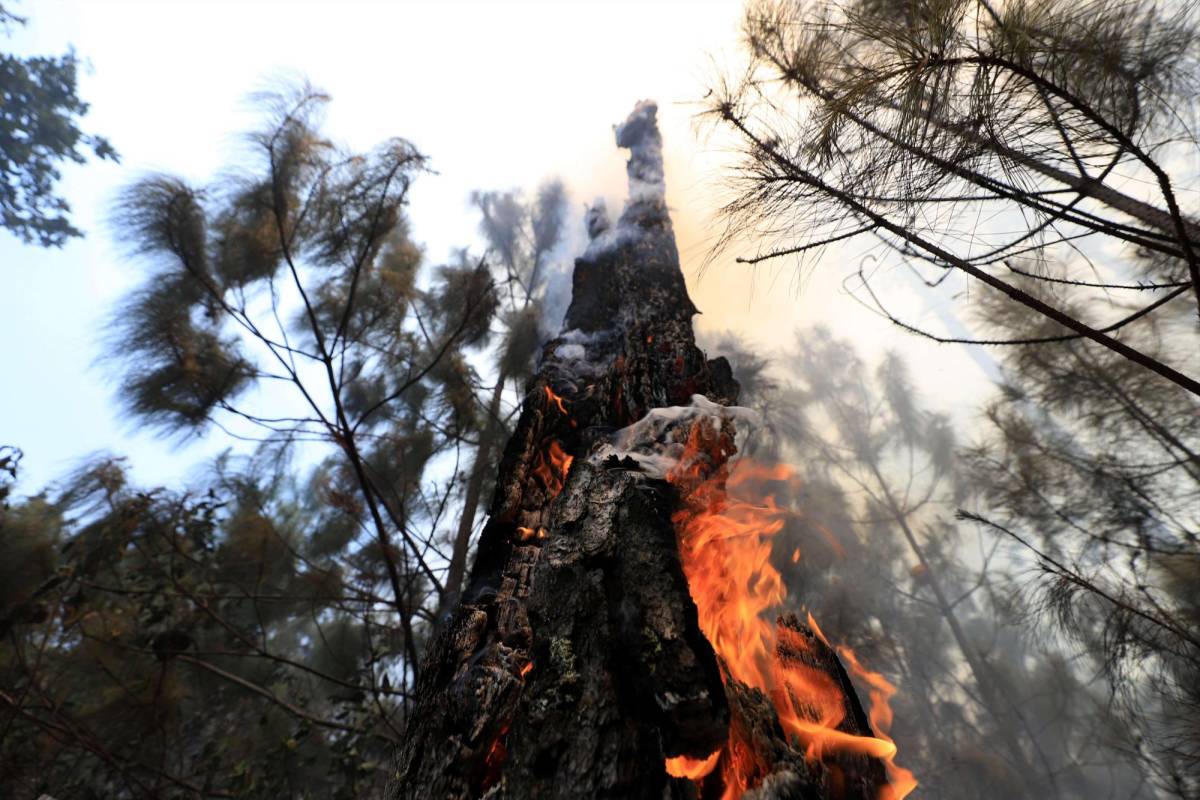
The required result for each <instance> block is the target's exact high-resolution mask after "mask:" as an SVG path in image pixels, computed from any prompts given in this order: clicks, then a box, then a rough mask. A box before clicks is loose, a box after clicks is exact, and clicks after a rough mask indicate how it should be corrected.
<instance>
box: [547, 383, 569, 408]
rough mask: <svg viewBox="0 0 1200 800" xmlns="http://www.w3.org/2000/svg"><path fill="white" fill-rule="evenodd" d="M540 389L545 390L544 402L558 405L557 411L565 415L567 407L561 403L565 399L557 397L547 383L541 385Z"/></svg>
mask: <svg viewBox="0 0 1200 800" xmlns="http://www.w3.org/2000/svg"><path fill="white" fill-rule="evenodd" d="M542 389H543V390H545V392H546V402H547V403H550V404H551V405H555V406H558V410H559V413H561V414H563V415H564V416H565V415H566V413H567V407H566V406H565V405H563V404H564V403H566V401H565V400H563V399H562V398H561V397H559V396H558V395H557V394H555V393H554V390H553V389H551V388H550V387H549V386H548V385H547V386H543V387H542Z"/></svg>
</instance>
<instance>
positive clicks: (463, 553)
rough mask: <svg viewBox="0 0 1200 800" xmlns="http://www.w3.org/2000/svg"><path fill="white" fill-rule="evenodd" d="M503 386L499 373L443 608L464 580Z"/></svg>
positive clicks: (469, 482) (456, 539) (453, 599)
mask: <svg viewBox="0 0 1200 800" xmlns="http://www.w3.org/2000/svg"><path fill="white" fill-rule="evenodd" d="M505 383H507V376H506V375H505V374H504V372H503V370H501V372H500V375H499V376H498V377H497V380H496V386H495V388H494V389H493V390H492V399H491V402H490V403H489V405H488V415H487V419H485V420H484V421H483V429H482V430H481V431H480V433H479V446H478V447H477V448H475V460H474V462H473V463H472V464H471V474H470V475H469V476H468V477H467V491H466V497H465V498H464V499H463V511H462V516H461V517H459V519H458V531H457V532H456V533H455V536H454V549H453V550H452V551H451V553H450V567H449V569H448V570H447V572H446V583H445V589H444V591H443V592H442V602H441V605H442V609H448V608H452V607H453V606H454V605H455V604H456V603H457V602H458V597H459V592H460V591H461V590H462V581H463V577H464V576H465V575H466V572H467V550H468V548H469V547H470V544H471V531H473V530H474V529H475V512H476V510H477V509H478V508H479V498H480V496H481V495H482V494H483V483H484V481H485V480H486V479H487V472H488V470H489V469H490V468H491V464H492V449H493V448H494V447H496V445H497V440H498V439H499V438H500V433H501V431H502V428H501V427H500V425H499V422H498V420H499V418H500V410H501V409H500V403H501V400H502V399H503V397H504V384H505ZM441 616H442V614H441V612H440V611H439V613H438V618H439V619H440V618H441Z"/></svg>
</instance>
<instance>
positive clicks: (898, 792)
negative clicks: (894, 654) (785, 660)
mask: <svg viewBox="0 0 1200 800" xmlns="http://www.w3.org/2000/svg"><path fill="white" fill-rule="evenodd" d="M838 653H839V654H840V655H841V656H842V660H843V661H845V662H846V664H848V665H849V667H850V671H851V672H852V673H853V674H854V676H855V677H857V678H858V679H859V680H861V681H863V682H864V683H866V684H867V686H869V687H870V689H869V693H870V697H871V711H870V718H871V727H872V728H874V729H875V733H876V734H878V735H879V738H880V739H885V740H887V741H889V742H890V741H892V738H891V737H890V736H888V730H889V729H891V727H892V706H891V699H892V695H894V694H895V693H896V687H895V686H893V685H892V684H891V683H889V682H888V679H887V678H885V677H883V676H882V675H880V674H879V673H878V672H872V671H871V670H869V669H867V668H866V667H864V666H863V665H862V662H860V661H859V660H858V656H856V655H854V651H853V650H851V649H850V648H849V647H839V648H838ZM884 765H885V766H886V767H887V772H888V784H889V785H888V786H885V787H884V788H883V791H881V792H880V793H879V800H901V798H903V797H904V796H905V795H907V794H908V793H909V792H911V791H912V790H913V789H915V788H916V787H917V779H916V776H914V775H913V774H912V771H911V770H907V769H905V768H904V767H900V766H897V765H896V764H895V763H893V762H892V760H891V759H890V758H889V759H886V760H885V761H884Z"/></svg>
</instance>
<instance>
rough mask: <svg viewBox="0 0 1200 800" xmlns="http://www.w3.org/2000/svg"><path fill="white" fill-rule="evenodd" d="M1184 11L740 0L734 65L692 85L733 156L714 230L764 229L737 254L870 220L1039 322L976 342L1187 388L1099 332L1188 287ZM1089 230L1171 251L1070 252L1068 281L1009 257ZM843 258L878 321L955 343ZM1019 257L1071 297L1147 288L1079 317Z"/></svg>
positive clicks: (877, 232) (1194, 388)
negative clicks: (1088, 361) (1085, 270)
mask: <svg viewBox="0 0 1200 800" xmlns="http://www.w3.org/2000/svg"><path fill="white" fill-rule="evenodd" d="M1194 12H1195V8H1194V6H1192V5H1191V4H1167V5H1163V4H1158V3H1152V2H1142V0H1092V1H1091V2H1084V3H1078V2H1058V1H1057V0H1052V1H1050V2H1041V1H1038V0H1015V1H1014V2H1004V3H996V4H993V3H991V2H989V1H988V0H911V2H908V1H906V2H900V3H880V2H876V0H836V1H835V2H820V1H819V0H812V1H809V0H763V1H762V2H754V3H751V4H750V5H749V7H748V9H747V11H746V14H745V20H744V35H745V40H746V44H747V47H748V50H749V52H750V56H751V64H750V68H749V70H748V72H747V73H746V76H745V77H744V79H741V80H738V81H727V82H726V83H725V85H724V86H722V87H720V88H719V89H718V90H715V91H713V92H712V93H711V94H710V100H709V101H708V103H709V114H710V115H711V116H712V117H713V118H714V119H715V120H718V122H719V124H721V125H723V126H724V127H725V128H727V129H728V130H730V131H731V132H732V133H733V135H734V136H735V137H736V138H737V139H738V140H739V141H740V143H741V147H740V149H741V154H742V156H743V162H742V165H741V167H740V169H739V170H738V171H737V172H736V174H735V176H734V177H733V178H732V182H733V186H734V189H735V191H736V192H737V196H736V198H735V199H734V200H733V201H732V202H731V203H730V204H729V205H728V206H727V207H726V212H727V214H728V219H729V228H728V230H727V233H726V238H725V243H726V244H729V243H730V242H731V241H733V240H734V239H736V238H738V237H740V236H746V237H750V238H753V239H754V240H755V241H756V244H759V246H762V245H761V243H763V242H768V243H771V244H768V245H767V246H766V249H765V250H764V251H760V253H759V254H758V255H755V256H753V257H750V258H744V259H739V260H740V261H743V262H745V263H751V264H752V263H758V262H761V261H765V260H768V259H771V258H778V257H785V256H786V257H790V256H800V255H801V254H803V253H806V252H815V251H817V250H819V249H820V248H821V247H822V246H824V245H826V244H829V243H833V242H837V241H841V240H845V239H849V238H852V237H855V236H859V235H864V234H869V235H871V236H873V237H874V238H875V239H877V240H878V241H879V242H880V243H882V244H884V245H886V246H888V247H890V248H891V249H892V250H893V251H894V252H896V253H898V254H899V255H900V256H901V257H902V258H903V259H904V261H905V263H907V264H908V265H909V266H910V267H912V268H913V269H914V270H916V271H917V272H918V274H919V275H920V276H921V278H922V280H924V281H925V282H926V283H927V284H929V285H930V286H936V285H939V284H941V283H942V282H943V281H945V280H946V279H947V278H949V277H951V276H957V277H958V278H959V279H960V281H961V282H960V285H964V284H965V285H970V284H974V282H976V281H978V282H980V283H982V284H984V285H985V286H987V287H989V289H988V290H985V291H990V290H995V291H996V292H998V293H1000V294H1002V295H1003V296H1005V297H1006V298H1007V299H1008V301H1015V303H1017V304H1021V305H1023V306H1025V307H1027V308H1029V309H1031V310H1033V311H1035V312H1036V313H1037V314H1038V315H1040V316H1041V317H1044V318H1046V319H1048V320H1051V321H1053V322H1054V323H1055V324H1054V325H1051V326H1048V327H1047V326H1042V327H1043V332H1042V333H1041V334H1040V335H1037V336H1035V335H1032V334H1031V333H1030V332H1029V331H1028V330H1025V329H1022V330H1018V331H1014V332H1012V334H1011V335H1010V336H1009V337H1008V338H1005V339H1000V340H986V341H984V342H983V343H987V344H1037V343H1041V342H1044V341H1046V340H1047V339H1050V340H1059V339H1063V338H1086V339H1089V340H1091V341H1094V342H1096V343H1098V344H1100V345H1102V346H1104V347H1107V348H1109V349H1111V350H1113V351H1114V352H1116V353H1118V354H1120V355H1121V356H1122V357H1124V358H1127V359H1130V360H1132V361H1133V362H1135V363H1137V364H1139V365H1141V366H1142V367H1144V368H1146V369H1149V370H1151V371H1153V372H1156V373H1157V374H1159V375H1162V376H1163V377H1165V378H1166V379H1167V380H1169V381H1172V382H1174V383H1175V384H1176V385H1178V386H1181V387H1183V388H1185V389H1186V390H1188V391H1190V392H1192V393H1194V394H1200V380H1197V377H1196V375H1195V374H1194V373H1187V372H1185V371H1183V370H1182V369H1180V368H1179V367H1177V366H1176V365H1173V364H1171V363H1167V362H1163V361H1162V360H1161V359H1159V358H1156V357H1154V356H1153V355H1151V354H1149V353H1147V352H1145V351H1144V350H1140V349H1138V348H1137V347H1134V346H1131V345H1130V344H1129V343H1128V342H1127V340H1126V338H1125V337H1117V336H1115V335H1112V334H1114V332H1116V331H1119V330H1120V331H1124V330H1126V329H1127V327H1129V326H1131V325H1133V323H1135V322H1139V321H1140V322H1139V324H1141V323H1144V321H1145V320H1146V319H1147V318H1148V317H1150V316H1152V315H1154V314H1156V313H1158V312H1160V311H1161V310H1162V309H1163V308H1164V307H1165V306H1166V305H1168V304H1170V303H1171V301H1172V300H1175V299H1176V298H1183V299H1184V300H1186V299H1188V298H1189V297H1190V298H1192V299H1193V300H1194V301H1195V302H1194V303H1193V311H1194V309H1195V307H1196V302H1200V249H1197V246H1196V243H1197V242H1198V241H1200V226H1198V225H1197V223H1196V222H1195V221H1194V220H1192V219H1191V218H1190V217H1188V216H1186V215H1185V214H1184V211H1183V210H1182V206H1181V203H1180V200H1179V192H1178V190H1177V186H1178V185H1179V184H1180V183H1181V176H1180V175H1179V174H1173V173H1172V172H1170V171H1168V167H1172V168H1173V167H1174V166H1175V164H1177V163H1182V160H1180V161H1173V160H1172V158H1173V156H1174V155H1176V154H1180V155H1185V154H1190V153H1193V152H1194V149H1195V146H1196V139H1195V137H1194V135H1193V133H1192V130H1191V128H1190V127H1189V123H1188V120H1189V119H1190V118H1191V113H1190V111H1189V107H1190V104H1191V103H1193V101H1194V98H1195V92H1196V87H1197V80H1196V78H1197V73H1196V67H1197V64H1198V63H1200V62H1198V61H1197V58H1196V56H1197V50H1196V45H1197V41H1198V39H1197V29H1196V26H1195V18H1194ZM1138 181H1141V183H1139V182H1138ZM1143 185H1144V186H1149V187H1151V189H1150V190H1148V191H1149V192H1150V193H1149V194H1148V195H1147V196H1146V197H1143V196H1141V194H1140V193H1139V192H1140V190H1141V187H1142V186H1143ZM1129 192H1133V194H1130V193H1129ZM1105 244H1108V245H1119V246H1121V247H1123V248H1125V249H1126V250H1130V249H1135V250H1137V251H1142V252H1147V253H1156V254H1160V255H1163V256H1165V257H1168V258H1170V259H1172V260H1173V262H1174V263H1173V265H1172V269H1171V270H1169V271H1167V272H1166V273H1165V274H1161V273H1160V274H1149V273H1147V272H1145V271H1139V270H1136V269H1134V267H1135V266H1136V265H1134V264H1130V263H1121V264H1120V265H1119V266H1118V267H1117V268H1116V269H1112V270H1109V269H1104V270H1101V269H1098V268H1096V267H1095V264H1094V263H1092V262H1088V266H1089V267H1091V268H1096V269H1097V272H1098V273H1099V274H1098V275H1097V276H1094V277H1092V278H1091V279H1085V280H1080V279H1075V278H1072V277H1071V276H1070V275H1069V274H1064V273H1063V272H1061V271H1059V270H1055V271H1047V267H1049V266H1052V265H1053V264H1054V263H1055V262H1049V261H1044V260H1043V261H1039V262H1038V263H1037V264H1036V265H1034V266H1030V265H1029V262H1028V260H1027V259H1028V257H1029V256H1030V254H1031V253H1032V254H1036V253H1040V252H1042V251H1043V250H1044V248H1046V247H1048V246H1051V245H1054V246H1057V247H1059V248H1062V249H1070V250H1074V249H1078V248H1081V247H1083V246H1085V245H1090V246H1091V248H1092V249H1094V250H1095V251H1097V253H1100V254H1105V253H1106V251H1105V250H1104V245H1105ZM772 245H774V246H772ZM1114 250H1115V248H1112V247H1109V248H1108V255H1109V256H1111V252H1112V251H1114ZM1100 260H1101V261H1103V258H1100ZM859 275H860V277H861V278H862V280H863V284H864V289H865V290H866V291H867V293H868V294H869V298H870V302H872V303H874V304H875V305H876V306H877V308H878V310H880V311H881V312H882V313H884V314H886V315H887V316H888V317H890V318H891V319H892V320H893V321H894V322H897V323H899V324H901V325H903V326H904V327H905V328H908V329H910V330H914V331H917V332H919V333H924V334H925V335H928V336H931V337H932V338H936V339H938V340H939V341H964V339H962V338H961V337H960V338H956V339H948V338H946V337H942V336H938V335H936V334H933V333H929V332H927V331H923V330H921V329H920V328H919V327H918V326H916V325H913V324H909V323H906V322H903V321H902V320H900V319H899V318H898V317H897V316H896V315H895V314H893V313H892V312H890V311H889V310H888V308H887V307H886V305H885V304H884V302H883V299H884V298H881V297H880V296H879V295H878V294H877V293H875V292H874V291H872V289H871V285H870V282H869V281H868V279H867V277H866V275H865V272H860V273H859ZM1021 275H1027V276H1029V277H1030V279H1032V280H1034V281H1037V282H1039V283H1040V282H1045V283H1053V284H1056V285H1060V286H1067V285H1069V286H1071V287H1072V290H1073V293H1074V294H1075V296H1077V297H1080V299H1081V301H1082V299H1083V298H1085V297H1092V296H1098V295H1097V290H1100V291H1112V292H1117V291H1129V290H1137V291H1143V292H1153V293H1155V294H1156V295H1157V297H1156V299H1154V300H1153V301H1149V302H1145V303H1143V304H1141V305H1140V306H1139V307H1138V308H1135V309H1129V310H1127V311H1126V312H1125V313H1124V314H1123V315H1121V316H1118V317H1115V318H1113V319H1107V320H1103V321H1094V322H1091V321H1089V322H1085V321H1084V319H1083V318H1081V317H1079V316H1078V315H1072V314H1070V313H1067V312H1065V311H1064V310H1062V308H1061V307H1060V306H1056V305H1053V304H1052V303H1048V302H1047V301H1046V296H1045V295H1044V294H1042V293H1037V292H1031V291H1029V290H1028V288H1027V282H1026V281H1023V280H1020V279H1019V277H1020V276H1021ZM1089 319H1090V318H1089ZM1193 321H1194V316H1193ZM1191 332H1192V334H1193V335H1194V333H1195V328H1194V325H1193V328H1192V331H1191ZM965 341H975V340H965Z"/></svg>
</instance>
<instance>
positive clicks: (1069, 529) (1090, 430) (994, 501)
mask: <svg viewBox="0 0 1200 800" xmlns="http://www.w3.org/2000/svg"><path fill="white" fill-rule="evenodd" d="M1029 290H1030V291H1040V292H1043V293H1045V294H1047V295H1050V296H1051V299H1054V300H1056V301H1057V302H1059V303H1061V304H1063V306H1064V307H1068V308H1069V307H1071V306H1070V301H1069V299H1068V298H1065V297H1063V296H1061V294H1062V293H1061V292H1058V293H1055V292H1053V291H1052V290H1051V287H1044V286H1042V287H1039V286H1032V285H1031V286H1030V287H1029ZM1055 294H1058V295H1059V296H1057V297H1055V296H1054V295H1055ZM983 311H984V314H985V317H986V321H987V322H988V323H989V324H990V325H992V326H993V327H994V328H995V329H996V330H997V331H998V332H1000V333H1001V334H1007V333H1009V332H1011V331H1013V330H1016V329H1022V330H1029V329H1030V328H1034V329H1036V325H1037V323H1036V322H1035V321H1031V320H1029V319H1028V318H1026V316H1025V315H1023V314H1021V313H1020V310H1019V309H1017V308H1013V307H1011V306H1002V305H999V304H995V303H993V304H989V305H986V306H985V307H984V309H983ZM1074 313H1077V314H1078V315H1080V316H1081V317H1086V316H1087V315H1088V311H1087V310H1086V309H1084V308H1075V309H1074ZM1187 316H1188V315H1187V314H1185V313H1183V310H1182V309H1177V310H1176V313H1175V315H1174V316H1173V317H1172V316H1171V315H1161V316H1160V318H1159V319H1158V320H1156V321H1155V323H1154V324H1151V325H1147V326H1142V327H1141V328H1140V329H1139V330H1138V331H1137V332H1136V333H1137V337H1138V338H1137V339H1136V342H1137V344H1138V346H1139V348H1140V349H1142V350H1143V351H1145V352H1148V353H1152V354H1154V355H1155V356H1156V357H1159V358H1172V357H1174V358H1178V359H1180V360H1182V361H1185V362H1190V363H1193V364H1194V363H1195V362H1196V358H1195V353H1194V352H1188V351H1189V350H1190V349H1191V348H1189V347H1188V346H1187V345H1186V344H1183V343H1176V342H1178V339H1179V338H1181V337H1178V335H1177V333H1176V332H1177V331H1178V330H1179V329H1181V328H1184V329H1186V328H1187V327H1190V325H1191V322H1190V320H1188V319H1186V317H1187ZM1173 350H1174V351H1176V352H1174V353H1173V352H1172V351H1173ZM1004 366H1005V370H1006V383H1005V385H1004V386H1003V394H1002V396H1001V398H1000V399H998V400H996V401H995V402H993V403H992V404H991V405H990V406H989V408H988V414H987V418H988V421H989V423H990V434H989V435H988V437H987V438H986V439H985V440H984V441H983V442H982V443H981V444H979V445H978V446H976V447H974V448H972V449H971V450H970V451H969V453H968V455H969V464H970V466H971V468H972V471H973V473H974V475H975V476H976V481H975V482H976V484H977V485H978V486H979V487H981V492H980V495H979V499H978V501H977V503H976V506H975V509H974V510H973V511H971V512H966V513H965V516H967V517H968V518H969V519H971V520H974V521H976V522H978V523H980V524H981V525H982V526H983V527H984V528H985V529H986V530H988V531H990V532H993V533H998V534H1000V535H1001V536H1002V537H1003V538H1006V539H1008V540H1010V541H1013V542H1016V543H1018V544H1019V545H1020V546H1021V547H1022V548H1023V550H1024V555H1025V556H1027V558H1026V559H1025V563H1026V564H1028V565H1029V568H1028V572H1027V574H1025V575H1023V576H1022V577H1023V578H1026V580H1024V581H1021V582H1018V583H1016V584H1015V588H1018V589H1019V588H1023V587H1024V585H1026V584H1027V583H1031V584H1032V586H1033V587H1034V589H1035V590H1036V592H1035V595H1034V596H1035V597H1036V598H1037V600H1038V603H1037V604H1036V606H1035V610H1038V611H1041V612H1044V613H1043V615H1042V616H1037V617H1035V616H1034V615H1032V614H1031V615H1030V617H1031V619H1035V620H1046V621H1050V622H1057V623H1058V625H1059V629H1060V630H1061V632H1062V634H1063V635H1064V636H1065V637H1067V638H1069V639H1070V640H1071V641H1073V642H1075V644H1076V645H1077V647H1078V650H1079V652H1080V654H1081V655H1082V656H1083V657H1084V658H1086V660H1087V661H1088V663H1090V664H1091V665H1092V666H1093V668H1094V669H1096V670H1097V671H1098V672H1099V673H1100V674H1103V675H1104V676H1106V677H1107V679H1108V681H1107V683H1108V686H1109V691H1110V692H1111V696H1112V701H1113V707H1114V709H1115V710H1116V711H1117V712H1118V714H1119V717H1120V719H1121V720H1122V722H1123V724H1124V725H1125V726H1126V727H1127V728H1128V729H1129V730H1130V731H1132V732H1133V734H1134V736H1135V737H1136V748H1135V749H1133V752H1134V753H1135V754H1136V755H1137V756H1138V757H1139V758H1141V759H1142V760H1143V761H1144V763H1145V766H1146V768H1147V770H1148V771H1149V773H1150V774H1151V775H1152V776H1153V777H1154V779H1155V783H1156V785H1157V786H1158V787H1159V788H1160V789H1162V790H1164V791H1166V792H1168V793H1170V794H1171V795H1173V796H1177V797H1195V796H1196V795H1197V793H1200V725H1198V724H1197V722H1196V720H1197V718H1198V717H1200V689H1198V688H1197V687H1200V615H1198V613H1197V612H1198V606H1197V600H1196V586H1197V585H1200V538H1198V536H1200V515H1198V509H1200V403H1197V401H1196V399H1195V398H1194V397H1191V396H1189V395H1187V394H1184V393H1182V392H1179V391H1177V390H1175V389H1174V387H1172V386H1171V385H1170V384H1168V383H1166V382H1165V381H1163V380H1162V379H1161V378H1159V377H1158V376H1156V375H1153V374H1149V373H1147V372H1145V371H1143V370H1139V369H1137V368H1136V367H1135V366H1133V365H1130V364H1129V363H1128V362H1126V361H1124V360H1123V359H1120V358H1116V357H1114V356H1113V354H1112V353H1110V352H1109V351H1106V350H1104V349H1102V348H1098V347H1096V346H1094V345H1092V344H1091V343H1088V342H1081V341H1069V342H1061V343H1056V344H1052V345H1047V346H1045V347H1043V348H1037V349H1020V350H1016V351H1012V352H1010V353H1009V354H1008V356H1007V357H1006V358H1005V359H1004ZM1030 562H1032V563H1030Z"/></svg>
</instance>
